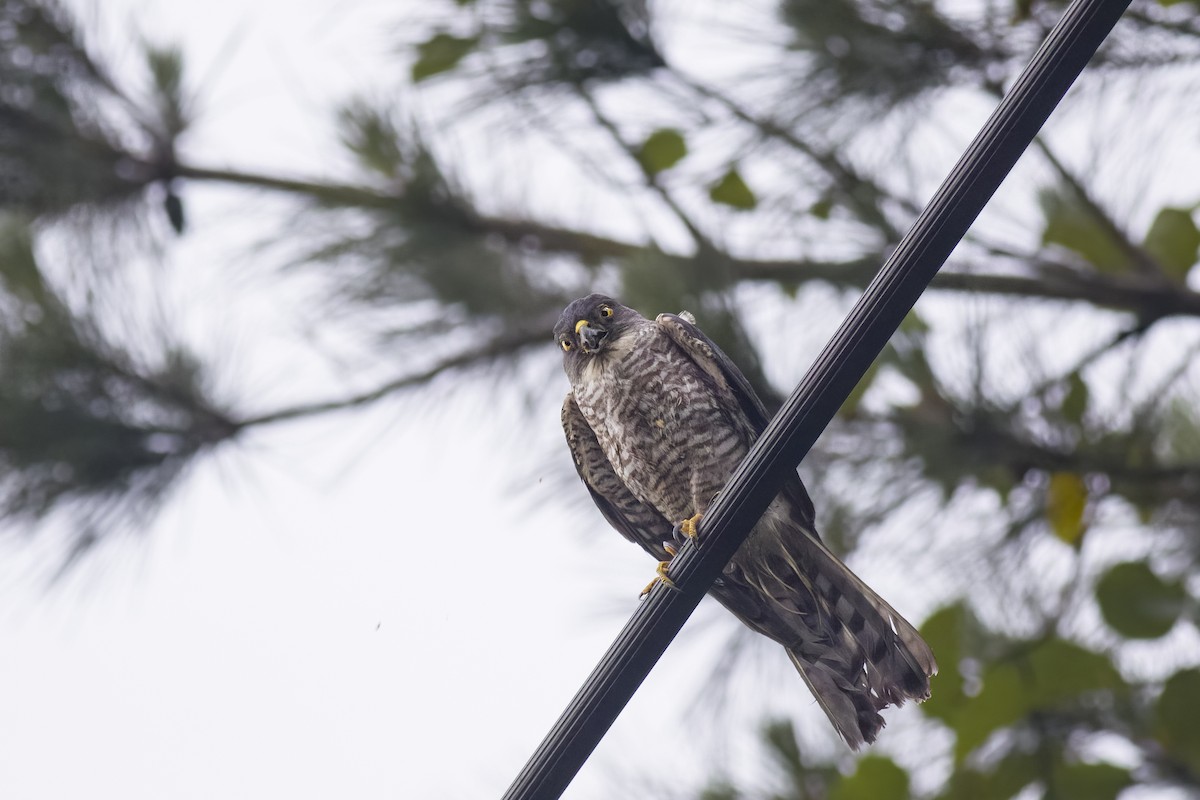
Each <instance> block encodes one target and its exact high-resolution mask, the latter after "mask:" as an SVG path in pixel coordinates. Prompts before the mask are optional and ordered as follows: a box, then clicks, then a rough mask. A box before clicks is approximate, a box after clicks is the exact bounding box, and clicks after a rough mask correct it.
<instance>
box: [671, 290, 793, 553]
mask: <svg viewBox="0 0 1200 800" xmlns="http://www.w3.org/2000/svg"><path fill="white" fill-rule="evenodd" d="M654 321H655V322H656V323H658V325H659V327H661V328H662V329H663V331H665V332H666V334H667V335H668V336H670V337H671V339H672V340H673V341H674V342H675V344H677V345H678V346H679V347H680V349H682V350H683V351H684V352H685V353H687V354H688V356H689V357H690V358H691V359H692V361H694V362H695V363H696V364H697V365H698V366H699V367H700V368H701V369H703V370H704V371H705V372H706V373H707V374H708V375H709V376H711V377H712V378H713V380H715V381H716V382H717V384H718V385H719V386H723V387H727V388H728V389H729V391H730V392H731V393H732V394H733V396H734V398H735V399H736V400H737V403H738V406H740V407H741V409H742V413H743V414H745V415H746V419H747V420H748V421H749V422H750V425H751V427H752V428H753V429H754V438H756V439H757V438H758V437H759V436H760V435H761V434H762V432H763V429H764V428H766V427H767V423H768V422H769V421H770V417H769V416H768V415H767V409H766V407H765V406H764V405H763V404H762V401H761V400H759V399H758V395H757V394H755V392H754V388H753V387H751V386H750V381H748V380H746V376H745V375H743V374H742V371H741V370H740V369H738V367H737V364H734V363H733V360H732V359H730V358H729V356H727V355H725V353H724V352H723V351H722V350H721V348H719V347H717V344H716V342H714V341H713V340H712V339H710V338H708V336H707V335H705V333H704V331H702V330H700V329H699V328H698V327H696V325H695V324H694V323H692V322H691V321H689V320H687V319H684V318H683V317H681V316H678V315H676V314H659V315H658V316H657V317H656V318H655V320H654ZM783 494H784V496H786V497H787V498H788V500H790V501H791V502H792V505H793V507H795V508H796V509H797V510H799V511H800V513H801V514H802V515H803V517H804V521H805V522H806V523H807V527H808V528H809V529H810V530H813V531H815V528H814V527H813V517H814V516H815V513H816V512H815V511H814V509H813V502H812V499H811V498H810V497H809V496H808V491H807V490H806V489H805V488H804V484H802V483H801V482H800V478H799V476H795V477H793V478H790V479H789V480H788V481H787V483H785V484H784V486H783ZM814 536H815V533H814Z"/></svg>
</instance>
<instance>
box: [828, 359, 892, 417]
mask: <svg viewBox="0 0 1200 800" xmlns="http://www.w3.org/2000/svg"><path fill="white" fill-rule="evenodd" d="M882 363H883V362H882V360H881V359H878V358H877V359H875V360H874V361H872V362H871V364H870V366H868V367H867V371H866V372H865V373H863V376H862V378H860V379H859V381H858V383H856V384H855V385H854V388H853V389H851V390H850V394H848V395H847V396H846V401H845V402H844V403H842V407H841V408H840V409H838V413H839V414H840V415H841V416H843V417H845V418H846V419H852V418H853V417H854V415H855V413H856V412H857V411H858V404H859V403H861V402H862V399H863V395H865V394H866V393H867V389H870V388H871V383H872V381H874V380H875V376H876V375H878V374H879V367H880V366H882Z"/></svg>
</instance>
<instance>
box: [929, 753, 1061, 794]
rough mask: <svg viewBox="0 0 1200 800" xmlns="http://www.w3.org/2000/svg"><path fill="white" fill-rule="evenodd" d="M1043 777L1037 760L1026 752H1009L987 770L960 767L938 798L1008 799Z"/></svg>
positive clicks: (951, 776)
mask: <svg viewBox="0 0 1200 800" xmlns="http://www.w3.org/2000/svg"><path fill="white" fill-rule="evenodd" d="M1040 777H1041V766H1040V764H1039V763H1038V761H1037V759H1036V758H1035V757H1033V756H1031V755H1026V754H1023V753H1013V754H1010V755H1008V756H1007V757H1006V758H1005V759H1004V760H1003V761H1001V762H1000V763H999V764H997V765H996V766H995V767H994V768H993V769H992V770H990V771H988V772H981V771H978V770H974V769H971V768H969V767H960V768H959V769H956V770H955V771H954V772H953V773H952V774H951V775H950V781H949V783H948V784H947V786H946V789H945V791H943V792H942V794H940V795H938V798H939V800H1009V798H1011V797H1013V796H1014V795H1016V793H1017V792H1019V791H1021V790H1022V789H1024V788H1025V787H1026V786H1028V785H1029V784H1031V783H1033V782H1034V781H1035V780H1037V779H1038V778H1040Z"/></svg>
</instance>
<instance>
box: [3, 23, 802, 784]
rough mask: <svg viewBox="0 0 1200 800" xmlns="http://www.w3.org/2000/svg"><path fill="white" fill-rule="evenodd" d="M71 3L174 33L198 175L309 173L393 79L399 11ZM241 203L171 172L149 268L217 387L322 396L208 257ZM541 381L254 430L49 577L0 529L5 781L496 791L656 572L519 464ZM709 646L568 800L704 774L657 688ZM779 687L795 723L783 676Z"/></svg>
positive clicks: (604, 752) (112, 31)
mask: <svg viewBox="0 0 1200 800" xmlns="http://www.w3.org/2000/svg"><path fill="white" fill-rule="evenodd" d="M72 5H75V6H78V7H83V8H85V9H87V10H88V13H89V14H90V15H93V16H99V17H100V21H101V22H102V23H103V24H104V25H105V28H106V38H105V41H106V42H107V43H109V44H110V45H114V46H115V50H113V49H110V50H109V51H108V52H115V53H116V54H117V55H118V56H119V57H121V58H125V59H129V58H131V57H133V55H134V48H133V47H132V45H130V44H129V40H128V38H127V37H129V36H130V35H131V34H133V33H135V32H141V33H145V34H147V35H148V36H149V37H150V38H151V39H152V40H154V41H158V42H164V41H165V42H171V41H179V42H181V43H182V44H183V46H184V49H185V54H186V56H187V64H188V66H189V68H190V69H191V70H192V75H193V77H195V76H196V75H199V76H201V78H202V79H203V81H204V87H205V93H204V94H203V95H202V98H201V100H202V113H201V116H200V120H201V124H200V125H199V126H198V127H197V128H196V129H195V131H194V132H193V133H192V134H191V135H190V137H189V139H188V140H187V142H186V150H187V153H188V157H189V158H191V159H192V160H194V161H196V162H200V163H205V164H214V165H222V164H239V165H244V166H252V167H254V168H255V169H257V170H263V171H279V172H284V173H294V174H313V173H320V172H322V171H323V169H322V166H323V165H322V160H323V159H324V158H326V157H327V156H326V154H327V153H329V152H330V144H329V141H330V140H329V131H330V127H329V124H328V123H329V120H330V119H331V118H332V114H331V109H332V107H333V105H334V103H335V102H336V101H338V100H340V99H343V98H345V97H346V96H347V95H348V94H349V93H351V92H353V91H356V90H361V89H364V88H371V87H378V86H386V85H388V84H389V83H390V82H391V78H390V76H387V75H381V71H383V70H395V69H396V66H395V60H394V47H395V42H396V38H395V34H396V31H395V28H394V27H393V21H392V20H393V17H392V12H393V10H394V6H393V5H392V4H390V3H372V2H365V1H364V2H357V3H350V4H348V3H346V2H344V0H305V2H285V1H284V0H270V1H269V2H267V1H265V0H260V2H256V3H253V4H245V3H241V2H235V0H215V1H211V2H206V3H203V4H198V3H197V4H193V3H179V2H166V0H105V2H104V3H103V5H102V9H103V12H102V14H99V13H98V12H97V11H96V8H97V6H100V4H99V3H95V4H93V3H91V2H87V1H86V0H80V1H79V2H78V3H73V4H72ZM128 20H135V21H136V31H135V30H134V26H131V25H128V24H124V23H125V21H128ZM124 66H126V67H127V66H128V63H127V62H126V63H125V65H124ZM203 109H207V112H205V111H204V110H203ZM236 198H241V199H236ZM255 202H256V201H254V200H253V197H252V196H251V199H249V200H247V199H246V195H238V194H236V193H233V194H230V193H226V192H223V191H219V190H215V189H211V188H204V187H196V186H189V187H187V188H186V190H185V203H186V207H187V211H188V215H189V229H190V231H189V235H188V236H187V237H185V238H184V240H183V241H182V242H181V244H180V245H179V247H178V248H177V249H176V250H175V251H174V252H173V253H172V254H171V257H170V259H169V263H168V264H167V265H166V268H167V269H170V270H173V271H175V273H176V274H178V275H183V276H187V277H186V278H184V279H181V285H182V287H183V288H179V287H176V289H175V292H176V295H177V298H176V299H177V301H178V305H179V312H180V316H179V317H178V319H177V322H178V323H179V324H180V325H181V326H182V327H183V328H185V329H186V330H187V331H188V332H189V333H190V334H191V336H192V337H193V338H195V339H197V340H198V344H199V346H201V347H208V348H210V349H212V350H221V349H222V348H224V347H226V346H227V345H228V344H229V343H230V342H232V343H233V344H234V345H235V347H234V348H233V349H234V350H235V351H236V353H235V358H234V366H235V367H236V368H240V369H242V370H243V371H242V372H239V371H237V369H235V370H234V371H233V372H232V373H231V375H230V382H231V383H232V384H235V385H237V384H242V385H248V386H250V387H251V388H252V389H253V388H255V387H263V388H264V391H268V392H269V393H270V394H271V395H272V396H273V397H276V398H280V399H281V400H284V399H287V398H288V396H289V392H290V389H289V387H290V386H292V385H293V384H294V385H296V386H304V387H305V391H308V390H311V389H312V388H313V384H314V383H317V386H318V388H317V390H316V393H317V394H320V395H322V396H336V395H338V394H339V393H340V390H341V389H342V388H343V387H339V386H336V385H329V386H323V385H321V384H320V382H321V381H324V380H326V379H327V376H326V375H325V373H323V372H314V373H312V374H308V373H305V372H304V368H303V367H302V366H301V363H302V362H300V361H299V360H298V359H297V358H296V357H295V353H296V352H299V351H300V350H301V349H302V348H297V347H296V346H295V343H294V342H291V341H289V339H290V338H294V337H295V336H296V331H295V330H294V328H289V327H288V323H289V320H292V319H293V318H292V317H290V316H289V315H290V314H291V313H292V309H290V308H281V307H279V303H278V302H277V301H276V300H275V295H274V293H273V292H274V288H273V287H272V286H271V285H270V281H268V280H261V281H258V282H255V281H254V280H247V281H246V282H245V283H242V284H236V283H235V284H234V286H233V288H234V291H235V294H232V295H231V293H230V284H229V280H230V272H231V270H229V269H225V270H224V271H222V270H221V268H220V266H221V265H222V264H228V263H234V264H235V265H236V263H237V262H236V260H235V259H236V258H237V257H240V258H242V259H243V260H244V259H245V256H244V255H240V254H242V253H243V249H242V248H243V247H244V244H245V241H246V240H247V239H248V238H252V237H254V236H256V235H260V234H261V233H262V230H263V229H262V228H261V227H260V226H261V222H260V221H259V220H258V219H257V217H258V216H259V215H267V216H269V214H270V207H269V205H268V206H267V210H266V211H262V212H255V213H250V214H247V209H248V208H250V209H251V210H253V206H254V204H255ZM287 299H294V298H288V297H286V296H285V300H287ZM276 352H278V353H280V355H279V359H278V361H277V360H276V358H275V356H276ZM293 369H294V370H296V371H295V372H293ZM555 381H556V383H554V385H553V388H552V389H548V390H547V391H546V392H544V393H542V394H541V396H539V398H538V399H537V401H536V403H535V406H534V407H533V408H532V410H529V411H527V410H526V409H525V408H523V407H522V406H521V405H520V402H519V398H516V397H514V396H513V395H514V394H515V392H514V391H512V390H511V389H507V390H506V389H505V388H504V387H499V388H498V392H499V393H500V395H501V397H502V399H503V398H507V401H505V402H501V403H499V404H498V405H497V406H496V407H495V408H494V409H492V410H491V411H490V413H489V414H488V416H489V417H490V419H488V421H487V423H486V424H484V425H482V426H481V425H480V424H479V420H478V416H479V414H480V413H481V410H482V407H481V404H480V403H478V402H473V401H471V400H469V399H462V397H461V394H462V393H457V394H451V395H449V399H448V400H447V401H446V402H441V401H439V402H437V403H436V404H434V403H429V402H424V403H423V402H421V401H420V400H419V399H417V400H412V401H401V402H391V403H385V404H382V405H381V406H380V407H378V408H374V409H371V410H369V411H367V412H365V413H361V414H358V415H353V414H347V415H338V416H336V417H334V418H331V419H328V420H323V421H319V422H316V423H301V424H296V425H291V426H287V427H282V428H279V429H277V430H270V431H263V432H261V433H259V434H257V435H255V436H253V437H251V438H250V439H249V440H248V441H247V442H243V443H240V444H238V445H237V446H235V447H233V448H230V449H228V450H227V451H223V452H221V453H219V454H218V456H217V457H216V458H213V459H207V460H204V461H203V463H202V464H201V465H200V466H199V468H198V469H197V470H196V471H195V472H194V473H193V474H192V475H191V476H190V477H189V478H188V479H187V480H185V481H184V483H183V489H182V491H181V492H180V493H179V495H178V496H177V497H176V498H174V499H173V500H172V501H171V502H170V503H169V504H168V506H167V510H166V512H165V513H164V514H163V515H162V516H161V517H160V518H159V519H158V520H157V521H156V522H155V523H154V524H153V526H152V528H151V529H150V530H147V531H145V535H144V536H143V537H142V538H141V540H137V541H129V542H122V543H120V544H119V545H117V546H115V547H109V548H107V549H105V550H104V551H103V552H101V553H99V554H98V557H97V559H96V562H95V563H94V564H92V565H90V566H88V567H85V569H84V570H83V571H82V572H81V573H80V574H79V575H78V576H77V577H76V578H75V579H72V580H71V581H68V582H67V584H65V585H64V586H61V587H59V588H56V589H50V590H45V589H44V588H43V587H42V586H40V585H36V584H34V583H33V582H31V581H30V580H29V579H28V574H29V571H30V568H31V564H32V562H33V560H34V559H33V556H32V555H31V554H30V553H29V552H28V551H26V550H24V549H22V548H20V547H19V546H16V545H15V543H13V542H8V543H6V545H5V546H4V550H3V552H0V797H2V798H5V800H43V799H45V800H50V799H52V798H78V797H89V798H97V799H98V800H101V799H103V798H122V800H141V799H143V798H144V799H145V800H150V799H151V798H153V799H154V800H158V799H159V798H164V797H167V798H178V799H180V800H183V799H185V798H222V800H236V799H237V798H247V799H249V798H255V799H256V800H261V798H268V797H287V798H289V800H305V799H306V798H328V797H353V798H363V799H366V798H409V797H421V798H435V800H436V798H463V797H488V796H498V795H499V794H500V793H501V792H502V791H503V789H504V788H505V787H507V785H508V784H509V782H510V781H511V780H512V779H513V778H514V777H515V776H516V773H517V772H518V770H519V768H520V767H521V765H522V764H523V763H524V760H525V759H526V758H527V757H528V756H529V755H530V754H531V753H532V751H533V749H534V747H535V745H536V744H537V742H538V741H540V739H541V737H542V736H543V735H544V733H545V732H546V731H547V730H548V729H549V727H550V725H551V724H552V723H553V721H554V720H555V718H556V717H557V715H558V713H559V712H560V711H561V710H562V708H563V707H564V706H565V704H566V702H567V700H568V699H569V698H570V696H571V695H572V694H573V693H574V691H575V690H576V689H577V688H578V686H579V685H580V684H581V683H582V681H583V679H584V678H585V677H586V675H587V674H588V672H589V671H590V669H591V667H592V665H593V664H594V663H595V661H596V660H597V659H598V658H599V656H600V655H601V653H602V652H603V650H604V648H605V647H606V646H607V644H608V643H609V642H610V641H611V639H612V638H613V636H614V635H615V634H616V632H617V630H619V628H620V626H621V625H622V624H623V623H624V621H625V618H626V616H627V614H628V613H629V612H630V611H632V608H633V604H634V602H635V595H636V592H637V590H638V588H640V586H642V585H643V584H644V582H645V581H646V580H647V579H648V577H649V576H650V574H651V570H652V564H651V563H650V562H649V561H648V560H647V559H646V558H645V557H644V555H643V554H641V553H640V551H637V549H636V548H633V547H632V546H630V545H629V544H627V543H626V542H625V541H624V540H623V539H621V537H619V536H616V535H615V534H613V533H612V532H611V531H610V530H608V529H607V527H606V526H605V525H604V523H603V521H602V519H601V517H600V516H599V514H598V513H597V512H595V510H594V509H592V508H591V506H590V504H586V503H584V502H582V501H581V498H580V497H574V498H573V499H574V500H575V501H576V502H574V503H573V504H567V503H564V502H563V500H562V498H560V497H559V496H558V494H559V493H560V490H561V489H562V487H563V485H564V484H563V482H562V481H560V480H545V481H542V480H541V479H540V476H539V475H538V473H537V471H536V470H535V469H534V468H533V467H532V466H531V465H530V464H531V462H530V459H529V458H527V457H526V453H527V452H529V451H533V452H538V451H544V452H560V453H561V458H562V463H561V464H558V465H547V467H548V469H551V470H556V472H555V473H554V475H555V477H558V476H559V475H560V474H561V471H562V470H569V469H570V468H569V466H567V463H568V462H567V460H566V459H567V455H566V452H565V448H562V449H560V450H557V451H555V450H553V449H552V448H554V447H560V445H559V444H558V441H559V438H560V437H561V431H560V429H559V428H558V410H559V406H560V403H561V397H562V393H563V392H564V391H565V388H566V383H565V378H561V377H560V376H559V375H558V374H557V372H555ZM475 388H476V390H477V391H484V390H485V389H486V386H485V385H484V384H482V383H479V384H476V387H475ZM262 405H264V406H268V405H271V404H270V403H263V404H262ZM468 417H469V418H470V419H468ZM464 426H465V427H467V428H469V429H471V430H474V429H476V428H482V430H483V433H482V434H481V435H479V436H465V435H462V434H460V433H458V431H459V430H460V429H461V427H464ZM531 426H532V428H533V429H532V430H530V429H529V428H530V427H531ZM543 445H544V446H543ZM566 485H568V486H571V488H572V489H573V490H574V489H575V488H576V487H575V486H574V485H573V484H566ZM576 494H578V495H582V494H583V490H582V488H579V489H578V491H577V492H576ZM580 526H587V527H590V528H595V529H596V531H597V536H596V537H595V544H585V542H586V541H587V538H588V537H586V536H584V535H580V532H579V530H578V528H579V527H580ZM497 566H501V567H502V569H497ZM614 598H616V599H617V600H618V601H619V602H617V603H614ZM693 659H694V661H693ZM780 660H781V661H782V654H780ZM693 663H695V664H697V665H701V666H700V667H694V666H693ZM709 663H710V660H709V658H708V657H706V656H703V655H697V649H696V647H694V646H693V647H689V646H687V644H686V643H685V644H684V646H682V647H676V648H673V649H672V651H670V652H669V653H668V656H667V658H666V659H665V660H664V662H663V663H662V665H660V667H659V669H658V670H656V672H655V673H654V674H653V675H652V676H651V678H650V680H649V681H648V682H647V684H646V685H645V686H644V687H643V690H642V692H641V693H640V694H639V695H638V697H637V698H636V699H635V701H634V703H633V705H632V706H631V707H630V708H629V709H628V710H627V712H626V713H625V714H624V715H623V716H622V718H621V720H619V721H618V723H617V725H616V727H615V728H614V730H613V731H612V733H611V734H610V737H609V738H608V739H607V740H606V741H605V743H604V744H603V745H602V747H601V748H600V750H599V751H598V752H597V754H596V756H594V757H593V759H592V761H591V763H590V764H589V765H588V767H586V768H585V770H584V772H583V774H582V775H581V776H580V778H579V780H578V781H577V782H576V784H575V785H574V786H573V787H572V788H571V790H569V792H568V794H567V797H572V798H590V797H606V796H611V793H612V790H611V784H610V783H609V781H610V780H611V773H612V771H613V770H614V769H616V768H617V767H618V765H620V768H621V769H622V770H623V771H625V772H627V773H631V774H638V773H639V772H640V771H645V772H646V773H649V772H651V771H653V774H654V775H655V777H656V779H657V780H660V781H662V782H663V783H664V784H670V783H671V782H673V781H682V780H685V776H687V779H689V780H694V779H695V777H696V776H697V775H703V774H704V773H705V770H704V768H703V767H701V766H699V764H700V762H701V759H704V760H705V763H709V762H708V761H707V760H708V759H709V758H710V757H711V754H712V750H711V748H708V749H704V748H701V747H699V746H697V747H690V746H689V742H698V741H699V740H698V739H697V734H696V732H695V731H694V730H691V729H690V728H689V727H688V725H687V723H685V722H682V721H681V720H680V717H679V715H678V712H677V710H676V704H675V703H674V702H672V698H675V697H680V696H683V697H685V698H686V697H690V696H691V693H690V688H691V687H692V686H694V684H695V681H696V680H698V679H699V678H700V677H703V667H704V666H706V665H707V664H709ZM776 699H777V701H778V702H779V703H780V704H781V706H782V708H783V709H784V710H788V711H794V710H795V709H797V708H808V709H809V710H810V712H813V709H812V708H811V707H812V700H811V698H809V697H808V696H807V694H806V693H805V692H804V691H803V689H802V686H801V683H800V681H799V680H793V681H790V682H789V684H788V686H787V687H786V689H785V690H784V691H783V692H782V693H781V694H780V695H779V696H778V697H777V698H776ZM813 713H816V714H817V715H819V712H813ZM689 751H692V752H689Z"/></svg>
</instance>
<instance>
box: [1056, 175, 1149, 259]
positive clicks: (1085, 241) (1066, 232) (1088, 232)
mask: <svg viewBox="0 0 1200 800" xmlns="http://www.w3.org/2000/svg"><path fill="white" fill-rule="evenodd" d="M1038 202H1039V204H1040V205H1041V207H1042V215H1043V216H1044V217H1045V219H1046V226H1045V228H1044V229H1043V230H1042V244H1044V245H1049V244H1055V245H1059V246H1060V247H1065V248H1067V249H1068V250H1071V251H1072V252H1074V253H1077V254H1078V255H1080V256H1082V257H1083V259H1084V260H1085V261H1087V262H1088V263H1089V264H1091V265H1092V266H1093V267H1095V268H1096V269H1097V270H1099V271H1101V272H1120V271H1124V270H1125V269H1126V267H1127V266H1128V263H1129V260H1128V259H1127V258H1126V257H1125V254H1124V253H1123V252H1122V251H1121V247H1120V245H1119V243H1118V242H1117V241H1116V240H1115V239H1114V238H1113V237H1112V235H1111V234H1109V232H1108V231H1107V230H1105V228H1104V226H1103V225H1101V224H1100V223H1099V222H1098V221H1097V220H1096V217H1095V215H1094V214H1092V213H1091V211H1089V210H1088V208H1087V206H1086V205H1085V204H1084V203H1083V201H1082V200H1081V199H1080V198H1079V196H1078V195H1077V194H1075V192H1074V190H1073V189H1071V188H1069V187H1057V188H1051V189H1044V190H1042V191H1041V192H1039V194H1038Z"/></svg>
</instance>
